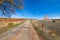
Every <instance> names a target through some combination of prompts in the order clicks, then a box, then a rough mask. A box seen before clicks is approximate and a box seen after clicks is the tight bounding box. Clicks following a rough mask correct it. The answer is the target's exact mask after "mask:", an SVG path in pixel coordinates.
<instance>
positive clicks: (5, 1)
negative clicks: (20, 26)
mask: <svg viewBox="0 0 60 40" xmlns="http://www.w3.org/2000/svg"><path fill="white" fill-rule="evenodd" d="M17 8H18V9H22V8H23V0H0V11H1V14H2V15H4V16H7V17H9V18H10V17H11V15H12V14H15V11H16V9H17Z"/></svg>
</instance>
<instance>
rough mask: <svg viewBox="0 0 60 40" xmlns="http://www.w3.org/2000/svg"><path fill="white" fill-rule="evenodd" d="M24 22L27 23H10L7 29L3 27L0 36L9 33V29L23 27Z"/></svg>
mask: <svg viewBox="0 0 60 40" xmlns="http://www.w3.org/2000/svg"><path fill="white" fill-rule="evenodd" d="M24 22H25V21H22V22H20V23H17V24H14V23H9V24H8V25H7V26H6V27H2V28H1V29H0V34H2V33H4V32H6V31H8V30H9V29H11V28H13V27H16V26H18V25H21V24H22V23H24Z"/></svg>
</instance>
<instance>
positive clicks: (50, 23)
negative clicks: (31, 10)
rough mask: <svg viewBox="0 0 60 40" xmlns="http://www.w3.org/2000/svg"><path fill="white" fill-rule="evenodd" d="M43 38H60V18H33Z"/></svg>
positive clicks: (35, 26)
mask: <svg viewBox="0 0 60 40" xmlns="http://www.w3.org/2000/svg"><path fill="white" fill-rule="evenodd" d="M31 23H32V25H33V26H34V29H35V30H36V32H37V34H38V36H39V38H40V39H41V40H60V19H50V20H47V22H46V20H31Z"/></svg>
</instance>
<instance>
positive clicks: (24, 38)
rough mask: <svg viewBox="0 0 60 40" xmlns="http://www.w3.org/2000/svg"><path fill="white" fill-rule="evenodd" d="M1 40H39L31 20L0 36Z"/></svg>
mask: <svg viewBox="0 0 60 40" xmlns="http://www.w3.org/2000/svg"><path fill="white" fill-rule="evenodd" d="M0 40H39V38H38V36H37V34H36V32H35V30H34V28H33V26H32V25H31V23H30V20H27V21H26V22H24V23H23V24H22V25H19V26H17V27H15V28H12V29H10V30H8V31H7V32H5V33H3V34H1V35H0Z"/></svg>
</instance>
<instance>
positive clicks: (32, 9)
mask: <svg viewBox="0 0 60 40" xmlns="http://www.w3.org/2000/svg"><path fill="white" fill-rule="evenodd" d="M46 14H47V15H48V17H49V18H60V0H24V8H23V10H16V14H15V15H13V16H12V17H14V18H33V19H42V18H44V16H45V15H46Z"/></svg>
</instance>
